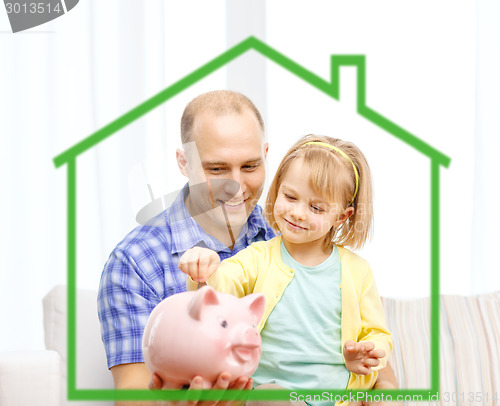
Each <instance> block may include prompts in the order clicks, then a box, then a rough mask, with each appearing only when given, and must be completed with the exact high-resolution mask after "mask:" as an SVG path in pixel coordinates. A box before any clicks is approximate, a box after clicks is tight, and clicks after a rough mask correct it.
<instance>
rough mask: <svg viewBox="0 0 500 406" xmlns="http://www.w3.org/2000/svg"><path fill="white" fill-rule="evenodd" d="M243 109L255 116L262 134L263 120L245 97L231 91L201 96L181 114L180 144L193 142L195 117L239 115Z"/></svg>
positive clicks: (220, 91) (192, 101)
mask: <svg viewBox="0 0 500 406" xmlns="http://www.w3.org/2000/svg"><path fill="white" fill-rule="evenodd" d="M245 109H249V110H250V111H252V112H253V113H254V114H255V117H256V118H257V120H258V122H259V124H260V127H261V128H262V132H264V120H263V119H262V116H261V115H260V112H259V110H258V109H257V107H255V105H254V104H253V103H252V101H251V100H250V99H249V98H248V97H246V96H245V95H243V94H241V93H238V92H234V91H232V90H214V91H211V92H208V93H203V94H201V95H200V96H198V97H196V98H195V99H193V100H191V102H189V104H188V105H187V106H186V108H185V109H184V113H183V114H182V118H181V140H182V143H183V144H186V143H188V142H190V141H192V140H193V134H192V130H193V125H194V121H195V118H196V116H197V115H200V114H202V113H210V114H213V115H214V116H216V117H220V116H224V115H226V114H231V113H236V114H241V113H242V112H243V111H244V110H245Z"/></svg>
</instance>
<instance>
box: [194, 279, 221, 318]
mask: <svg viewBox="0 0 500 406" xmlns="http://www.w3.org/2000/svg"><path fill="white" fill-rule="evenodd" d="M218 304H219V298H218V297H217V293H215V290H213V288H211V287H210V286H204V287H202V288H201V289H199V290H198V291H197V292H196V294H195V295H194V297H193V299H191V302H189V307H188V314H189V315H190V316H191V317H192V318H193V319H195V320H201V314H202V313H203V309H204V308H205V306H214V305H218Z"/></svg>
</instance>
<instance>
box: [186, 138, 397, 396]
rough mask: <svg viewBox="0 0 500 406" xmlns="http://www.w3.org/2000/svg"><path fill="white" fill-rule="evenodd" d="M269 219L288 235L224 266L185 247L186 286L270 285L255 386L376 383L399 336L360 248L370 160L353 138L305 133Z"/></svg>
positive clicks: (234, 288)
mask: <svg viewBox="0 0 500 406" xmlns="http://www.w3.org/2000/svg"><path fill="white" fill-rule="evenodd" d="M266 217H267V220H268V221H269V223H270V224H271V226H272V227H273V228H274V229H275V230H276V231H278V232H279V233H280V234H281V235H279V236H277V237H275V238H273V239H272V240H270V241H263V242H257V243H254V244H252V245H251V246H250V247H248V248H246V249H244V250H242V251H240V252H239V253H238V254H236V255H235V256H233V257H231V258H229V259H227V260H225V261H223V262H222V263H220V265H219V257H218V255H217V254H216V253H215V252H213V251H210V250H208V249H206V248H199V247H195V248H193V249H191V250H189V251H187V252H186V253H185V254H184V256H183V257H182V258H181V260H180V262H179V268H180V269H181V270H182V271H183V272H185V273H187V274H188V275H189V276H190V277H191V279H190V278H188V289H196V283H199V282H205V281H207V283H208V284H209V285H210V286H212V287H214V288H215V289H216V290H219V291H222V292H227V293H231V294H233V295H235V296H239V297H241V296H245V295H248V294H250V293H254V292H262V293H263V294H264V295H265V297H266V309H265V312H264V316H263V318H262V320H261V322H260V324H259V329H260V330H261V337H262V357H261V361H260V364H259V367H258V369H257V371H256V372H255V374H254V376H253V378H254V382H255V384H257V385H261V384H277V385H280V386H282V387H285V388H290V389H292V388H293V389H314V388H330V389H346V388H347V389H368V388H372V387H373V385H374V383H375V381H376V378H377V372H376V370H378V369H381V368H383V367H384V366H385V364H386V360H387V357H388V356H389V354H390V351H391V349H392V341H391V335H390V333H389V332H388V331H387V329H386V327H385V322H384V313H383V309H382V305H381V301H380V297H379V295H378V292H377V288H376V286H375V281H374V279H373V275H372V272H371V269H370V266H369V265H368V263H367V262H366V261H365V260H363V259H362V258H361V257H359V256H358V255H356V254H354V253H353V252H351V251H350V250H348V249H347V248H345V246H350V247H352V248H359V247H361V246H362V245H363V244H364V243H365V242H366V240H367V238H368V236H369V235H370V231H371V227H372V187H371V175H370V170H369V167H368V164H367V162H366V160H365V157H364V155H363V154H362V153H361V151H360V150H359V149H358V148H357V147H356V146H355V145H353V144H351V143H348V142H344V141H341V140H338V139H333V138H329V137H323V136H315V135H308V136H305V137H303V138H302V139H300V140H299V141H298V142H297V143H295V145H293V147H292V148H291V149H290V150H289V151H288V152H287V154H286V155H285V157H284V158H283V160H282V162H281V164H280V166H279V168H278V170H277V173H276V176H275V177H274V180H273V182H272V184H271V186H270V189H269V194H268V197H267V204H266Z"/></svg>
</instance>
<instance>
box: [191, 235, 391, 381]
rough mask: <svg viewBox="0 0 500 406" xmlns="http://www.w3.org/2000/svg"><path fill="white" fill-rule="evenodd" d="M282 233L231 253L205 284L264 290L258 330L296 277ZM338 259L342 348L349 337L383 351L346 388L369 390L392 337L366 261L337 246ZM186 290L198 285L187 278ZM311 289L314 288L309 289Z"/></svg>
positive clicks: (236, 291) (235, 290) (238, 292)
mask: <svg viewBox="0 0 500 406" xmlns="http://www.w3.org/2000/svg"><path fill="white" fill-rule="evenodd" d="M280 242H281V237H280V236H278V237H275V238H273V239H271V240H269V241H260V242H256V243H253V244H252V245H250V246H249V247H247V248H246V249H244V250H242V251H240V252H239V253H237V254H236V255H234V256H233V257H231V258H228V259H226V260H224V261H222V262H221V264H220V266H219V269H218V270H217V272H215V273H214V274H213V275H212V276H211V277H210V278H209V280H208V285H210V286H212V287H213V288H214V289H215V290H217V291H219V292H225V293H230V294H232V295H234V296H237V297H243V296H246V295H248V294H250V293H263V294H264V296H265V298H266V308H265V311H264V315H263V316H262V320H261V322H260V323H259V326H258V328H259V331H260V330H262V328H263V327H264V325H265V324H266V321H267V318H268V317H269V315H270V314H271V312H272V310H273V309H274V306H276V304H277V303H278V302H279V300H280V299H281V296H282V295H283V293H284V292H285V289H286V287H287V286H288V284H289V283H290V281H291V280H292V278H293V276H294V270H293V269H291V268H289V267H288V266H286V265H285V264H284V263H283V261H282V259H281V248H280ZM338 250H339V256H340V263H341V269H342V271H341V273H342V274H341V283H340V289H341V295H342V319H341V329H342V347H343V346H344V343H345V342H346V341H347V340H353V341H357V342H358V341H372V342H373V343H374V344H375V348H377V349H383V350H384V351H385V353H386V356H385V357H384V358H383V359H381V360H380V361H381V362H380V365H379V366H378V367H376V368H374V369H373V372H372V373H370V374H369V375H355V374H353V373H351V374H350V377H349V382H348V384H347V389H370V388H372V387H373V385H374V384H375V381H376V380H377V372H376V371H377V370H379V369H382V368H383V367H385V365H386V363H387V358H388V357H389V355H390V353H391V351H392V338H391V334H390V332H389V331H388V330H387V328H386V327H385V318H384V311H383V308H382V302H381V301H380V296H379V294H378V291H377V287H376V285H375V281H374V279H373V274H372V271H371V268H370V265H369V264H368V263H367V262H366V261H365V260H364V259H363V258H361V257H360V256H359V255H357V254H355V253H353V252H352V251H350V250H348V249H346V248H343V247H338ZM187 280H188V282H187V288H188V290H194V289H196V284H195V283H194V282H193V281H192V280H191V278H187ZM311 294H314V292H311Z"/></svg>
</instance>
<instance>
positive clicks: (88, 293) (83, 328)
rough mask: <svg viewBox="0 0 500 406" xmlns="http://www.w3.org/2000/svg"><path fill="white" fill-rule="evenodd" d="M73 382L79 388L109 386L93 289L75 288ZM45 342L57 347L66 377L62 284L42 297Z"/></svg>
mask: <svg viewBox="0 0 500 406" xmlns="http://www.w3.org/2000/svg"><path fill="white" fill-rule="evenodd" d="M76 309H77V323H76V324H77V325H76V329H77V332H76V344H77V347H76V367H77V370H76V382H77V388H81V389H86V388H89V389H104V388H113V387H114V385H113V378H112V375H111V373H110V372H109V370H108V367H107V364H106V355H105V352H104V346H103V344H102V341H101V336H100V324H99V319H98V317H97V292H96V291H92V290H83V289H78V290H77V303H76ZM43 313H44V329H45V346H46V348H47V349H48V350H53V351H57V352H58V353H59V354H60V356H61V360H62V368H61V370H62V374H63V378H66V376H67V374H66V361H67V343H66V341H67V320H66V318H67V295H66V286H56V287H54V288H53V289H52V290H51V291H50V292H49V293H48V294H47V296H46V297H45V298H44V300H43Z"/></svg>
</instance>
